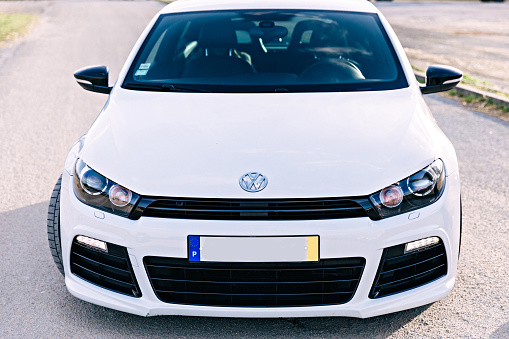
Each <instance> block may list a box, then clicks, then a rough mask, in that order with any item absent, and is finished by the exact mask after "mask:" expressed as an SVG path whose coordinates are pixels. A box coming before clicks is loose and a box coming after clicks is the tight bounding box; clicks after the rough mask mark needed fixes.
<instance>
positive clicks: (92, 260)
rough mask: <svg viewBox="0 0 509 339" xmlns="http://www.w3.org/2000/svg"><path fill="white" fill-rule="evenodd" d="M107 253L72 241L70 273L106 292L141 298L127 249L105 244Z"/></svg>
mask: <svg viewBox="0 0 509 339" xmlns="http://www.w3.org/2000/svg"><path fill="white" fill-rule="evenodd" d="M107 246H108V253H106V252H102V251H99V250H95V249H93V248H91V247H87V246H85V245H82V244H80V243H79V242H77V241H76V239H74V241H73V243H72V248H71V272H72V273H74V274H75V275H77V276H78V277H80V278H82V279H84V280H86V281H88V282H90V283H92V284H95V285H97V286H100V287H104V288H106V289H108V290H111V291H114V292H118V293H122V294H127V295H129V296H133V297H141V292H140V289H139V287H138V284H137V282H136V278H135V276H134V273H133V270H132V267H131V263H130V261H129V256H128V254H127V249H126V248H125V247H122V246H118V245H114V244H110V243H107Z"/></svg>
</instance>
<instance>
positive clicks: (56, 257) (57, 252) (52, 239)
mask: <svg viewBox="0 0 509 339" xmlns="http://www.w3.org/2000/svg"><path fill="white" fill-rule="evenodd" d="M61 182H62V176H60V178H58V180H57V183H56V185H55V188H53V193H52V194H51V199H50V200H49V208H48V223H47V227H48V242H49V249H50V250H51V255H52V256H53V261H54V262H55V265H57V268H58V270H59V271H60V273H62V275H63V276H65V273H64V262H63V260H62V244H61V242H60V185H61Z"/></svg>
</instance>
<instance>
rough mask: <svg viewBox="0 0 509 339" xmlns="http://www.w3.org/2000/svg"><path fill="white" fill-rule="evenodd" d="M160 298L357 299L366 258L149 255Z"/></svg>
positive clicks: (197, 301)
mask: <svg viewBox="0 0 509 339" xmlns="http://www.w3.org/2000/svg"><path fill="white" fill-rule="evenodd" d="M144 264H145V268H146V270H147V274H148V276H149V279H150V282H151V283H152V287H153V289H154V292H155V294H156V295H157V297H158V298H159V299H160V300H161V301H163V302H167V303H177V304H190V305H213V306H244V307H256V306H258V307H263V306H266V307H278V306H311V305H333V304H343V303H346V302H348V301H349V300H350V299H351V298H352V297H353V295H354V293H355V290H356V289H357V285H358V284H359V280H360V278H361V275H362V271H363V269H364V265H365V259H364V258H344V259H324V260H320V261H319V262H318V263H217V262H214V263H210V262H207V263H205V262H193V263H189V261H188V260H187V259H182V258H163V257H145V258H144Z"/></svg>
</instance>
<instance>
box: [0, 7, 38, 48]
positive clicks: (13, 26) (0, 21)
mask: <svg viewBox="0 0 509 339" xmlns="http://www.w3.org/2000/svg"><path fill="white" fill-rule="evenodd" d="M34 20H35V16H34V15H31V14H4V13H0V43H2V42H4V41H8V40H12V39H14V38H16V37H18V36H20V35H22V34H24V33H26V32H27V31H28V29H29V27H30V25H31V24H32V23H33V22H34Z"/></svg>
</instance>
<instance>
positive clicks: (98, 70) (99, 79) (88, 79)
mask: <svg viewBox="0 0 509 339" xmlns="http://www.w3.org/2000/svg"><path fill="white" fill-rule="evenodd" d="M74 78H75V79H76V81H77V82H78V85H80V86H81V87H83V88H84V89H86V90H87V91H91V92H97V93H104V94H110V92H111V89H112V87H109V86H108V78H109V70H108V67H106V66H89V67H85V68H82V69H79V70H77V71H76V72H74Z"/></svg>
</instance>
